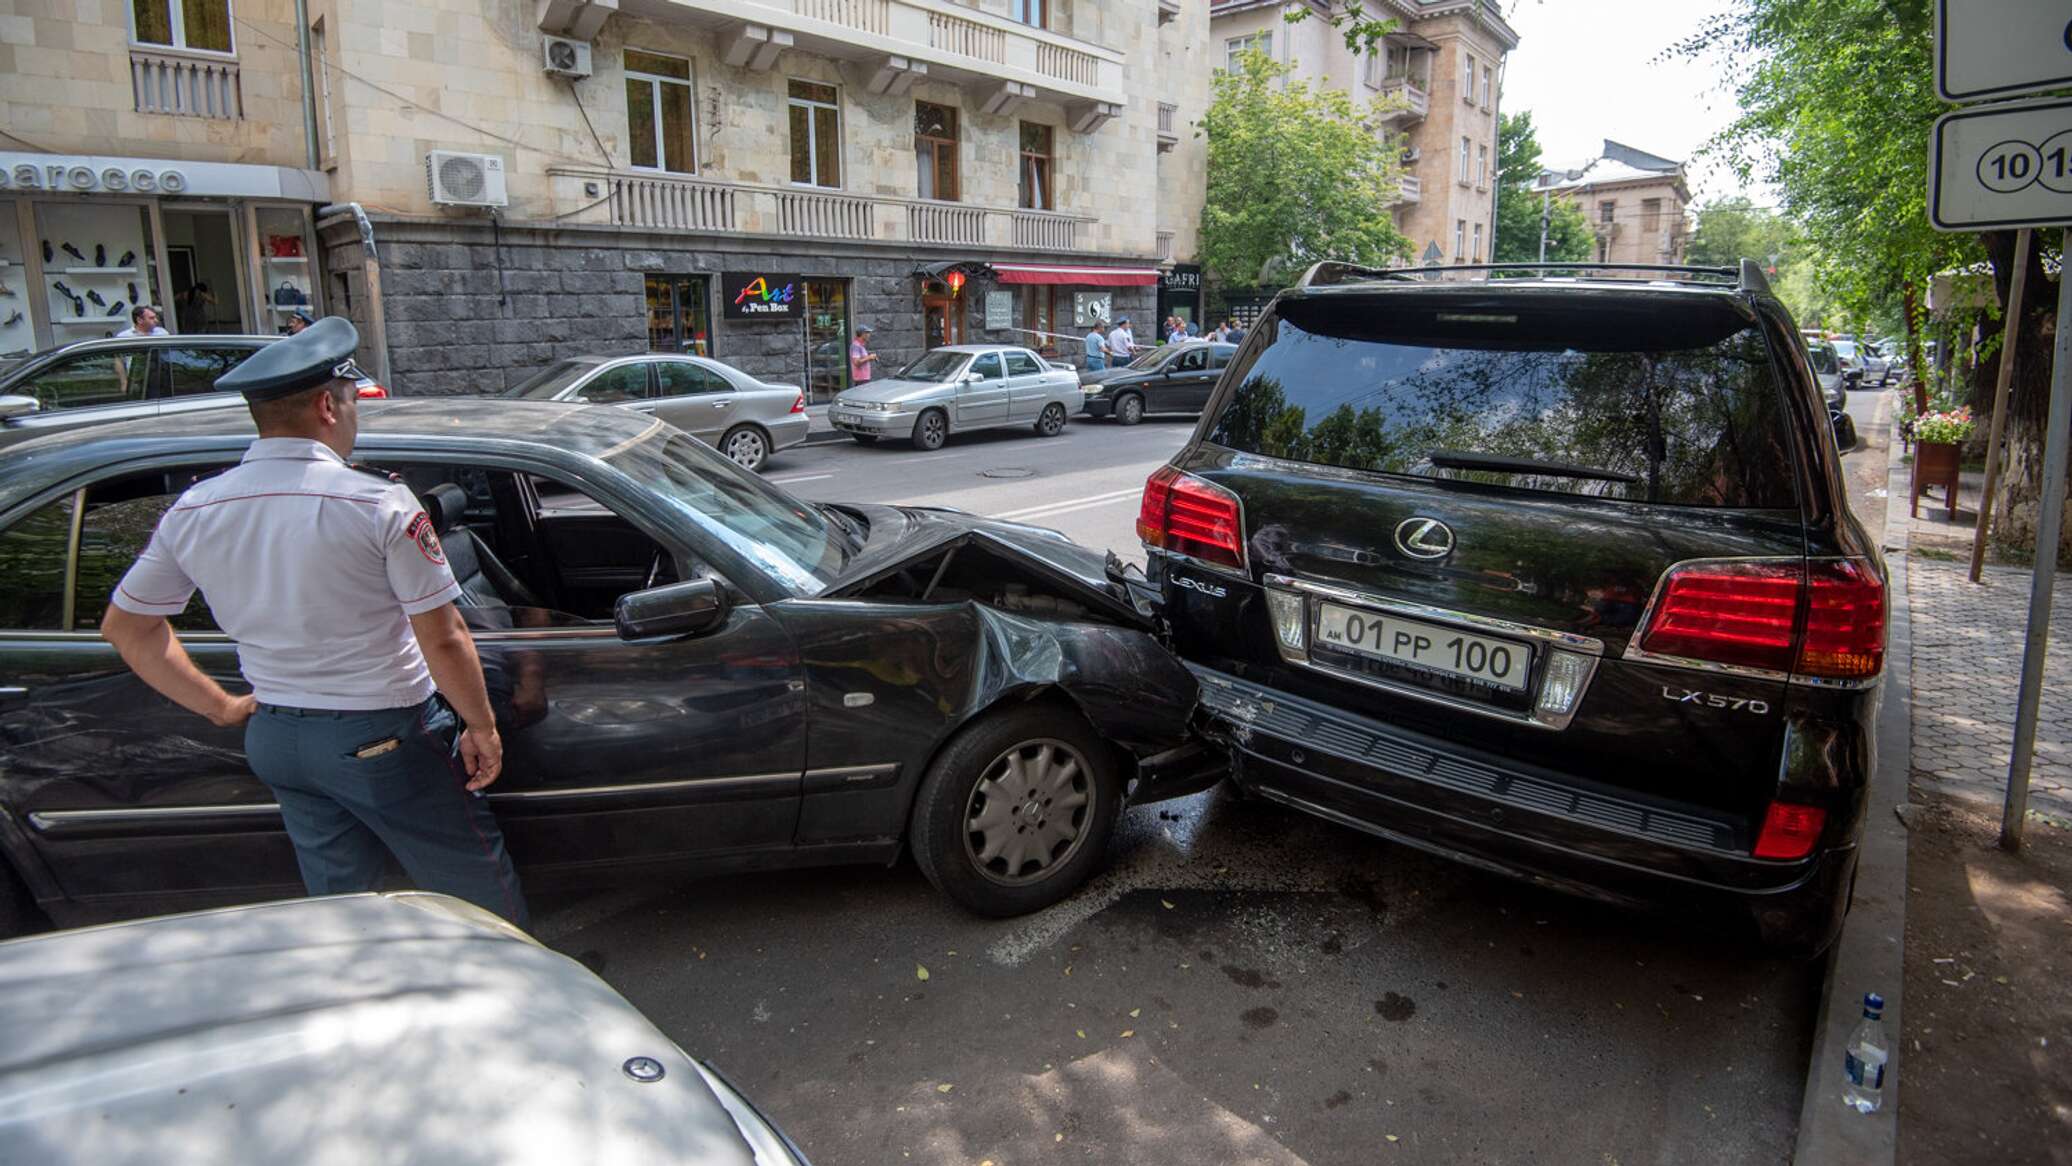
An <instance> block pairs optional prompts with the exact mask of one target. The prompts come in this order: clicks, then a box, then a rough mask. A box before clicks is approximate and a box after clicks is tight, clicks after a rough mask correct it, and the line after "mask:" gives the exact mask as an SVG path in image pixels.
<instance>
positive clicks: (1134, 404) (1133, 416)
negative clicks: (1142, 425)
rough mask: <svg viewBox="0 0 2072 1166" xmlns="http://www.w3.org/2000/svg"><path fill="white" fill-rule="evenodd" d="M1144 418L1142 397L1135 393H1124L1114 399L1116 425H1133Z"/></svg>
mask: <svg viewBox="0 0 2072 1166" xmlns="http://www.w3.org/2000/svg"><path fill="white" fill-rule="evenodd" d="M1143 419H1144V398H1142V397H1140V396H1138V395H1137V394H1135V393H1124V394H1123V395H1122V396H1121V397H1118V398H1117V399H1116V401H1115V421H1116V424H1118V425H1135V424H1136V423H1137V422H1139V421H1142V420H1143Z"/></svg>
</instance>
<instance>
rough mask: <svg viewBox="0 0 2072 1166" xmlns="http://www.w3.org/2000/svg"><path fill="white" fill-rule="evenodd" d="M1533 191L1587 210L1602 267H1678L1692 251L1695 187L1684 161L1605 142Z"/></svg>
mask: <svg viewBox="0 0 2072 1166" xmlns="http://www.w3.org/2000/svg"><path fill="white" fill-rule="evenodd" d="M1532 191H1533V195H1534V196H1535V197H1538V196H1540V195H1541V194H1543V193H1551V194H1552V195H1553V197H1555V198H1563V199H1567V200H1569V201H1570V202H1573V203H1574V204H1575V205H1576V206H1577V207H1578V208H1580V209H1581V210H1582V212H1583V214H1584V215H1585V217H1587V218H1588V219H1589V220H1590V230H1591V232H1592V233H1593V234H1595V235H1596V238H1597V253H1596V255H1595V258H1596V260H1597V262H1599V263H1654V264H1670V265H1675V264H1680V263H1682V262H1683V261H1684V258H1685V255H1686V253H1687V252H1688V250H1689V244H1690V236H1691V218H1690V215H1689V214H1688V213H1687V212H1688V209H1689V207H1690V203H1691V189H1690V187H1689V186H1688V185H1687V184H1686V183H1685V181H1684V167H1683V163H1681V162H1678V161H1675V160H1673V159H1670V158H1663V157H1660V156H1659V155H1655V154H1650V153H1648V152H1647V151H1645V150H1637V149H1634V148H1633V147H1632V146H1628V145H1624V144H1621V143H1619V142H1615V141H1612V140H1611V139H1610V138H1606V139H1605V140H1604V150H1603V152H1602V153H1600V154H1599V155H1598V156H1597V157H1595V158H1592V159H1591V160H1589V161H1588V162H1585V163H1583V164H1582V165H1580V166H1576V167H1573V168H1569V169H1562V170H1547V171H1543V172H1542V173H1541V174H1540V176H1539V179H1538V180H1537V181H1536V182H1534V184H1533V188H1532Z"/></svg>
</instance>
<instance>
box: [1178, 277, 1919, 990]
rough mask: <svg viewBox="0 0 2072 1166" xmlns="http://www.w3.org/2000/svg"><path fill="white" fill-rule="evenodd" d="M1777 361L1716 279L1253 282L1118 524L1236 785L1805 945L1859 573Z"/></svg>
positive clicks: (1856, 646)
mask: <svg viewBox="0 0 2072 1166" xmlns="http://www.w3.org/2000/svg"><path fill="white" fill-rule="evenodd" d="M1550 274H1563V275H1565V274H1566V273H1550ZM1801 352H1802V349H1801V347H1800V342H1799V339H1798V337H1796V336H1794V335H1793V327H1792V323H1791V320H1790V318H1789V316H1788V315H1787V313H1786V312H1785V310H1784V308H1783V306H1782V305H1781V304H1780V303H1779V302H1778V301H1777V299H1776V298H1775V297H1774V296H1773V295H1772V294H1771V293H1770V291H1769V290H1768V285H1767V283H1766V281H1765V280H1764V278H1763V276H1762V273H1761V271H1760V269H1758V268H1756V267H1755V266H1754V265H1753V264H1750V263H1744V264H1743V265H1742V268H1741V270H1740V272H1738V273H1733V272H1729V271H1728V270H1726V269H1670V268H1665V269H1662V271H1661V272H1660V275H1659V279H1658V280H1652V281H1650V282H1648V283H1645V284H1642V283H1636V282H1633V281H1628V280H1621V279H1609V278H1594V279H1593V278H1590V277H1589V276H1588V275H1583V276H1580V277H1574V278H1559V279H1556V278H1547V279H1540V278H1520V279H1505V280H1498V281H1491V282H1487V283H1483V282H1444V283H1426V282H1423V281H1422V280H1421V279H1419V278H1418V277H1417V276H1416V275H1403V274H1399V273H1393V272H1386V271H1380V270H1373V271H1370V270H1366V269H1359V268H1348V267H1345V266H1343V265H1335V264H1325V265H1321V266H1320V267H1319V268H1318V269H1314V270H1313V271H1312V272H1311V273H1310V274H1309V275H1308V276H1306V277H1305V278H1304V280H1303V283H1302V286H1299V287H1297V288H1295V289H1291V290H1289V291H1284V292H1282V293H1281V294H1280V295H1279V296H1278V297H1277V298H1276V299H1275V300H1274V301H1273V303H1272V304H1271V305H1269V306H1268V308H1267V309H1266V311H1265V314H1264V316H1263V318H1262V319H1261V320H1260V321H1259V322H1258V324H1257V326H1256V328H1255V330H1254V335H1253V337H1252V338H1251V339H1250V340H1249V341H1248V342H1247V343H1246V345H1245V346H1244V351H1243V353H1242V355H1241V356H1240V357H1239V358H1238V360H1236V361H1235V362H1233V364H1232V365H1231V367H1230V369H1228V370H1227V371H1226V372H1225V374H1224V378H1223V380H1222V382H1221V383H1220V384H1219V385H1218V387H1217V390H1216V393H1215V395H1214V396H1213V397H1212V398H1211V399H1210V402H1209V405H1208V409H1207V414H1206V419H1205V420H1204V422H1203V424H1202V426H1201V427H1200V429H1199V430H1198V431H1197V433H1196V436H1195V438H1194V439H1193V440H1192V441H1190V442H1189V443H1188V444H1187V445H1186V446H1185V447H1184V448H1183V449H1182V450H1181V451H1180V452H1179V453H1178V454H1176V455H1175V456H1174V457H1173V459H1172V461H1171V462H1170V464H1168V465H1167V466H1165V467H1164V468H1161V469H1160V470H1159V471H1158V472H1157V473H1156V474H1154V475H1153V476H1152V478H1151V480H1150V481H1149V482H1148V483H1147V485H1146V488H1145V492H1144V499H1143V509H1142V514H1141V516H1140V518H1139V520H1138V530H1139V532H1140V533H1141V534H1142V536H1143V538H1144V541H1145V544H1146V548H1147V552H1148V555H1149V561H1150V567H1149V574H1150V576H1151V578H1152V580H1153V581H1154V582H1156V583H1157V584H1158V585H1159V586H1160V587H1161V588H1162V589H1163V591H1164V596H1165V600H1166V607H1165V614H1166V617H1167V619H1168V620H1169V621H1170V624H1171V628H1172V634H1173V642H1174V646H1175V648H1176V650H1178V651H1179V652H1180V653H1181V655H1182V656H1183V657H1184V658H1185V659H1187V660H1188V661H1189V663H1190V664H1191V666H1192V667H1193V668H1194V670H1195V673H1196V675H1197V676H1198V677H1199V678H1200V679H1201V682H1202V703H1203V707H1204V709H1205V710H1206V711H1207V712H1208V713H1209V714H1210V731H1211V733H1212V735H1214V736H1216V737H1217V738H1219V739H1221V740H1224V741H1227V742H1228V743H1229V744H1230V746H1231V747H1232V748H1233V750H1234V751H1235V754H1236V756H1235V758H1234V761H1233V771H1232V775H1233V778H1234V779H1235V780H1236V782H1237V784H1238V785H1239V786H1240V787H1241V788H1243V789H1245V790H1248V791H1251V792H1253V793H1256V794H1258V795H1259V796H1262V797H1266V798H1268V799H1271V800H1274V801H1278V802H1282V803H1284V804H1287V805H1290V806H1293V807H1296V808H1298V809H1301V810H1305V811H1307V812H1310V813H1312V814H1316V815H1318V816H1320V817H1323V818H1326V819H1328V820H1330V821H1334V822H1339V823H1342V824H1345V825H1349V826H1353V827H1355V828H1357V829H1361V830H1365V831H1368V832H1370V833H1373V834H1375V835H1377V836H1380V837H1383V838H1388V839H1393V840H1395V841H1399V842H1402V843H1405V844H1407V845H1411V846H1415V847H1420V848H1423V849H1427V850H1431V851H1433V852H1436V853H1439V854H1442V855H1447V856H1451V857H1456V858H1464V859H1466V860H1467V861H1470V862H1473V863H1474V864H1475V865H1477V866H1480V867H1484V868H1487V869H1491V870H1497V871H1502V872H1505V873H1508V874H1511V875H1515V876H1517V877H1520V878H1524V879H1529V880H1531V881H1534V882H1537V883H1540V884H1542V885H1545V886H1551V887H1557V888H1561V889H1564V890H1568V891H1572V892H1576V893H1580V894H1585V895H1589V896H1592V897H1596V898H1600V899H1606V900H1611V901H1615V902H1622V903H1632V904H1655V905H1666V906H1668V907H1669V908H1670V909H1672V910H1676V911H1679V912H1684V913H1695V914H1696V915H1698V917H1702V918H1710V917H1711V913H1712V909H1714V908H1718V909H1723V910H1725V911H1728V912H1731V913H1732V914H1735V915H1738V916H1739V917H1741V918H1743V919H1746V920H1749V921H1751V922H1752V923H1753V930H1754V932H1755V933H1756V934H1757V935H1759V936H1760V937H1761V938H1762V939H1763V940H1765V941H1766V942H1768V943H1770V944H1773V945H1775V946H1777V947H1778V948H1780V949H1783V950H1788V951H1794V952H1814V951H1818V950H1820V949H1821V948H1823V947H1825V946H1826V945H1827V944H1828V943H1829V942H1831V941H1832V939H1833V937H1834V935H1835V933H1836V931H1837V930H1838V929H1839V927H1840V924H1841V919H1842V915H1843V912H1844V911H1845V909H1846V906H1847V903H1848V899H1849V889H1850V886H1851V880H1852V877H1853V872H1854V869H1855V863H1856V844H1857V839H1858V837H1859V835H1860V832H1861V828H1862V823H1863V815H1864V805H1865V799H1866V790H1867V788H1868V782H1869V779H1870V776H1871V771H1872V768H1873V765H1874V749H1873V740H1872V718H1873V714H1874V710H1875V709H1876V707H1877V702H1878V695H1877V690H1878V684H1879V679H1880V676H1881V674H1882V670H1883V663H1884V650H1885V600H1886V596H1885V586H1886V583H1885V569H1884V564H1883V561H1882V560H1881V558H1880V557H1879V554H1878V551H1877V544H1876V543H1875V542H1874V541H1873V540H1872V539H1871V538H1870V536H1869V535H1868V534H1867V533H1866V532H1865V531H1864V528H1863V527H1862V525H1861V524H1860V523H1858V521H1857V520H1856V518H1855V517H1854V516H1853V515H1852V514H1851V513H1850V510H1849V503H1848V497H1847V494H1846V491H1845V490H1844V489H1843V486H1842V483H1843V477H1842V472H1841V469H1840V467H1839V464H1838V462H1837V460H1836V459H1837V455H1836V452H1835V449H1834V446H1833V443H1832V442H1830V441H1828V440H1826V439H1825V436H1824V433H1823V430H1824V429H1825V428H1826V426H1825V424H1824V422H1823V421H1822V420H1821V410H1822V405H1821V399H1820V394H1819V391H1818V388H1817V386H1816V385H1815V383H1814V380H1813V376H1812V373H1811V370H1810V369H1809V368H1808V367H1807V365H1806V362H1805V360H1804V359H1803V357H1802V356H1801Z"/></svg>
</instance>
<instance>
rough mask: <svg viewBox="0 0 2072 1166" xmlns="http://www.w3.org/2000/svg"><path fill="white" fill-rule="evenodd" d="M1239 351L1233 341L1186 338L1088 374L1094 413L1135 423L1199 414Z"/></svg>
mask: <svg viewBox="0 0 2072 1166" xmlns="http://www.w3.org/2000/svg"><path fill="white" fill-rule="evenodd" d="M1236 352H1237V345H1235V344H1221V343H1218V342H1216V341H1213V340H1183V341H1181V342H1180V343H1178V344H1162V345H1160V346H1159V347H1157V348H1154V349H1152V350H1151V351H1149V352H1147V353H1144V354H1143V355H1142V356H1139V357H1138V358H1137V359H1135V360H1133V361H1131V362H1129V363H1128V364H1126V365H1124V366H1123V367H1121V368H1111V369H1102V370H1101V371H1099V372H1090V373H1084V374H1082V375H1081V376H1080V378H1079V383H1080V384H1081V385H1082V386H1084V387H1085V389H1086V412H1087V415H1088V416H1090V417H1113V418H1115V420H1116V421H1117V422H1118V423H1120V424H1123V425H1135V424H1136V423H1137V422H1139V421H1142V420H1143V419H1144V415H1145V414H1147V413H1199V412H1201V407H1202V405H1203V404H1204V403H1206V402H1207V401H1208V399H1209V390H1211V389H1213V388H1215V387H1216V378H1217V377H1219V376H1222V375H1223V366H1224V365H1227V364H1229V363H1230V358H1231V356H1232V354H1234V353H1236Z"/></svg>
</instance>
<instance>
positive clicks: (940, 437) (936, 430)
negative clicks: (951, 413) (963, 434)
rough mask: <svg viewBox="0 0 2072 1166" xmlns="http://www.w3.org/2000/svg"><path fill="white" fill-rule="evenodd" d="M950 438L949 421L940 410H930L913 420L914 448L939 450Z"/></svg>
mask: <svg viewBox="0 0 2072 1166" xmlns="http://www.w3.org/2000/svg"><path fill="white" fill-rule="evenodd" d="M949 438H950V420H949V418H947V417H944V416H943V415H942V411H941V410H940V409H930V410H929V411H927V412H926V413H923V414H921V415H920V416H919V417H917V418H915V420H914V448H915V449H919V450H930V449H941V448H942V443H943V442H945V441H948V440H949Z"/></svg>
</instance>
